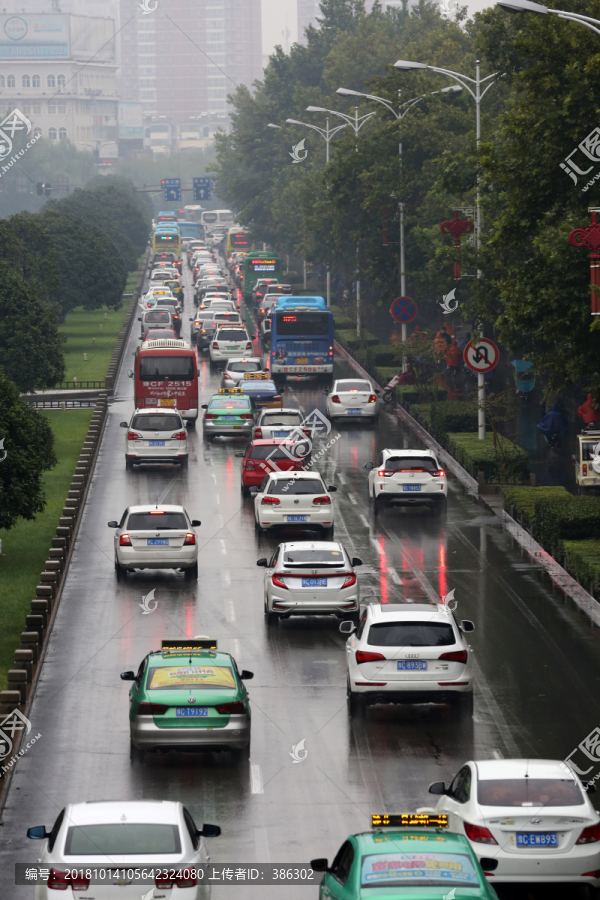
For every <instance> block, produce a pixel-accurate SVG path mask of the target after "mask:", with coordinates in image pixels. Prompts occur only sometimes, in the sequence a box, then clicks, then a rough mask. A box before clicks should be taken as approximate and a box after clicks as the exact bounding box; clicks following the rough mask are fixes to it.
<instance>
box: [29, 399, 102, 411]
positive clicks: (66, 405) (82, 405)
mask: <svg viewBox="0 0 600 900" xmlns="http://www.w3.org/2000/svg"><path fill="white" fill-rule="evenodd" d="M97 401H98V398H97V397H85V398H82V399H81V400H43V399H40V400H28V401H27V402H28V403H29V405H30V406H35V408H36V409H92V408H93V407H95V406H96V403H97Z"/></svg>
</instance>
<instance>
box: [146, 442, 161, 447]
mask: <svg viewBox="0 0 600 900" xmlns="http://www.w3.org/2000/svg"><path fill="white" fill-rule="evenodd" d="M148 443H149V445H150V446H151V447H164V446H165V442H164V441H149V442H148Z"/></svg>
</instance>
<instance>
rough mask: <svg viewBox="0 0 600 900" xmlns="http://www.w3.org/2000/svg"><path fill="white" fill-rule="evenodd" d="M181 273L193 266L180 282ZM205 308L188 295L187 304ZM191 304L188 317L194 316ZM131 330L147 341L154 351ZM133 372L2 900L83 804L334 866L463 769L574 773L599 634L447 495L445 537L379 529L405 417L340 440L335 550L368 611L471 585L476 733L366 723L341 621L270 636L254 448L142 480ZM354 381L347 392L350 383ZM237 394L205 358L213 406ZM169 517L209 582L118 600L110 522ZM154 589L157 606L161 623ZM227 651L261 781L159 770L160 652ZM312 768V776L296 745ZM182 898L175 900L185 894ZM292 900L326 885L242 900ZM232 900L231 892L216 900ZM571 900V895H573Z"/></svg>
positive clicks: (39, 721)
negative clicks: (176, 819) (132, 695)
mask: <svg viewBox="0 0 600 900" xmlns="http://www.w3.org/2000/svg"><path fill="white" fill-rule="evenodd" d="M184 271H185V269H184ZM188 297H189V298H191V292H190V294H188ZM191 310H192V307H191V302H190V299H188V300H187V302H186V315H185V319H186V325H187V315H188V314H189V313H190V312H191ZM137 338H138V334H137V328H136V327H134V328H133V330H132V335H131V338H130V344H129V351H128V352H129V353H133V351H134V349H135V347H136V344H137ZM127 368H128V365H127V363H126V362H125V364H124V366H123V371H122V373H121V377H120V380H119V383H118V390H117V393H116V396H115V400H114V402H113V403H112V405H111V407H110V414H109V418H108V423H107V427H106V431H105V434H104V438H103V441H102V445H101V448H100V453H99V458H98V462H97V465H96V470H95V473H94V478H93V482H92V485H91V490H90V493H89V497H88V501H87V504H86V507H85V510H84V513H83V519H82V524H81V528H80V531H79V538H78V541H77V544H76V547H75V551H74V554H73V559H72V563H71V567H70V570H69V574H68V577H67V579H66V582H65V586H64V592H63V596H62V601H61V605H60V609H59V612H58V616H57V620H56V624H55V626H54V630H53V633H52V636H51V640H50V645H49V650H48V654H47V658H46V662H45V664H44V669H43V672H42V676H41V680H40V684H39V688H38V690H37V694H36V697H35V701H34V704H33V709H32V714H31V719H32V724H33V729H34V731H35V733H38V732H39V733H41V738H40V740H38V742H37V743H36V744H35V746H34V747H32V748H31V749H30V750H29V752H28V753H27V754H26V755H25V756H24V757H23V758H22V759H21V760H20V761H19V763H18V765H17V768H16V771H15V775H14V779H13V782H12V787H11V790H10V794H9V796H8V800H7V804H6V808H5V811H4V817H3V823H2V828H1V831H0V834H1V838H0V839H1V840H2V845H3V846H2V851H1V854H0V868H1V869H2V870H3V871H4V872H5V875H4V878H3V879H2V882H1V883H0V897H2V898H6V900H20V898H31V897H32V896H33V889H32V888H29V887H15V886H12V885H11V884H10V880H11V875H10V873H11V872H12V864H13V863H14V862H17V861H20V862H34V861H35V859H36V855H37V854H36V850H37V846H36V845H35V844H34V843H32V842H29V841H28V840H27V838H26V830H27V827H28V826H30V825H37V824H42V823H43V824H45V825H46V826H48V827H50V826H51V825H52V823H53V822H54V820H55V818H56V816H57V814H58V813H59V811H60V810H61V809H62V808H63V806H64V805H65V803H66V802H77V801H83V800H99V799H111V798H128V799H137V798H161V799H172V800H182V801H184V802H185V804H186V805H187V806H188V807H189V809H190V810H191V812H192V814H193V816H194V818H195V820H196V822H197V823H202V822H214V823H218V824H220V825H221V827H222V829H223V833H222V836H221V837H220V838H217V839H214V840H212V841H210V853H211V859H212V861H224V862H229V863H232V864H233V863H235V862H240V863H242V862H244V863H247V862H253V861H262V862H288V863H291V862H296V863H306V862H307V861H309V860H310V859H311V858H314V857H316V856H327V857H329V859H331V858H332V857H333V855H334V854H335V852H336V851H337V849H338V848H339V846H340V844H341V843H342V841H343V840H344V839H345V837H346V836H347V835H348V834H349V833H351V832H355V831H359V830H365V829H367V828H368V827H369V824H370V818H369V817H370V814H371V813H373V812H390V811H391V812H394V811H407V810H413V809H415V808H416V807H417V806H422V805H429V804H430V803H431V801H432V800H433V799H434V798H430V797H429V795H428V793H427V787H428V785H429V783H430V782H432V781H437V780H445V781H449V780H450V779H451V777H452V776H453V775H454V774H455V773H456V771H457V770H458V768H459V767H460V766H461V764H462V763H463V762H465V761H466V760H469V759H489V758H494V757H495V758H501V757H511V756H532V757H545V758H564V757H565V756H566V755H567V754H568V753H569V752H570V751H571V750H573V749H574V748H575V746H576V745H577V744H578V743H579V742H580V741H581V740H583V739H584V738H585V736H586V735H587V734H588V733H589V732H590V731H592V729H593V728H595V726H596V725H597V724H599V723H600V700H599V690H598V688H599V686H600V685H599V681H600V675H599V673H600V665H599V663H600V646H599V643H598V632H597V630H596V629H595V628H594V627H593V626H591V625H590V624H589V622H588V620H587V619H586V618H585V617H584V616H583V615H582V614H580V613H579V612H578V611H577V610H576V609H575V608H574V607H573V606H571V604H570V603H569V602H567V601H565V600H564V598H563V597H562V596H561V595H560V594H558V593H557V592H554V591H553V590H552V588H551V586H550V583H549V581H548V579H547V577H546V576H545V574H544V573H543V572H542V571H541V570H540V569H539V568H538V567H537V566H536V565H535V564H533V563H531V562H529V560H528V558H526V557H523V556H522V555H521V554H520V552H519V550H518V548H516V547H515V546H514V545H513V544H512V541H511V540H510V538H509V537H508V536H507V535H506V533H505V532H504V531H503V530H502V528H501V527H499V526H498V520H497V519H496V518H495V517H494V516H493V515H491V514H490V513H488V512H487V511H486V510H485V509H484V508H483V507H480V506H478V505H476V503H474V502H473V500H471V499H469V498H467V497H466V496H465V495H464V494H463V492H462V491H461V489H460V487H459V486H458V485H457V483H456V482H453V481H452V480H451V481H450V496H449V504H448V513H447V517H446V518H445V519H437V518H433V517H432V516H431V515H430V514H429V513H428V512H423V513H420V512H418V511H416V510H411V511H408V512H398V511H387V512H385V513H383V514H382V515H381V516H380V517H379V518H378V520H377V522H376V521H374V520H373V518H372V516H371V514H370V512H369V504H368V500H367V489H366V485H367V473H366V471H365V470H364V468H363V466H364V463H365V462H367V461H369V460H372V459H374V458H375V454H376V452H377V451H378V450H379V449H380V448H383V447H418V446H419V444H418V442H417V441H416V440H415V438H414V437H413V436H412V435H411V433H410V432H408V431H404V430H403V429H402V428H401V427H399V425H398V424H397V422H396V420H395V418H393V416H392V415H390V414H389V413H388V412H387V410H386V411H384V412H383V413H382V415H381V417H380V422H379V427H378V429H377V430H372V429H371V428H369V427H356V428H355V427H340V428H338V427H337V426H334V429H333V433H334V434H336V433H338V431H339V433H340V434H341V438H340V439H339V440H338V441H337V442H336V443H335V444H334V445H333V446H332V448H331V449H330V450H329V451H328V453H327V455H326V456H325V457H324V460H325V461H324V463H323V465H321V467H320V468H321V472H322V473H323V474H324V476H325V480H326V482H327V483H329V484H333V483H335V484H336V485H337V486H338V493H337V494H336V495H335V503H336V537H338V538H341V539H342V540H343V541H344V543H345V545H346V547H347V549H348V551H349V552H350V554H351V555H356V556H360V557H361V558H362V559H363V561H364V563H365V565H364V568H363V570H359V571H361V574H360V582H361V589H362V592H363V597H365V596H366V595H369V594H370V595H371V596H372V598H373V599H374V600H379V599H381V601H383V602H391V601H395V600H400V599H408V598H412V599H414V600H419V599H423V598H427V599H431V598H435V597H438V596H439V595H440V594H446V593H447V592H448V591H449V590H451V589H455V598H456V599H457V601H458V609H457V616H458V618H468V619H472V620H473V621H474V622H475V626H476V631H475V632H474V634H473V635H472V637H471V645H472V647H473V651H474V654H475V659H476V682H475V711H474V715H473V719H472V721H468V720H466V719H465V718H458V717H457V715H456V714H455V713H454V712H453V711H452V710H451V709H449V708H446V707H443V706H412V707H410V706H408V707H400V706H395V707H394V706H390V707H386V706H379V707H376V708H371V709H369V710H368V712H367V714H366V717H365V718H364V719H357V720H355V721H353V722H351V721H350V720H349V717H348V714H347V711H346V700H345V683H346V674H345V654H344V639H343V637H342V635H340V634H339V632H338V623H337V622H336V621H334V620H333V619H331V620H329V619H314V620H313V619H310V618H306V619H302V618H300V619H292V620H289V621H286V622H283V623H280V624H279V625H278V626H276V627H271V628H268V627H267V625H266V624H265V621H264V617H263V594H262V582H263V572H262V570H261V569H258V568H257V567H256V560H257V559H258V558H259V557H261V556H266V555H268V554H270V552H271V550H272V549H273V548H274V547H275V546H276V544H277V542H278V540H279V538H278V537H277V536H273V537H261V538H257V537H256V535H255V532H254V524H253V507H252V503H253V501H252V499H248V500H242V497H241V493H240V479H239V465H240V461H239V460H238V459H236V458H235V456H234V454H235V452H236V450H238V449H240V444H238V443H236V442H235V441H234V440H224V439H219V440H217V441H216V442H215V443H213V444H205V443H203V440H202V428H201V426H200V427H199V428H198V430H197V431H195V432H189V443H190V445H191V447H190V449H191V452H190V462H189V468H188V470H187V471H180V470H179V469H178V468H174V467H168V466H162V465H156V466H152V467H150V466H148V467H145V468H144V469H142V470H136V471H134V472H131V473H130V472H126V471H125V460H124V447H123V440H124V433H123V431H122V430H121V429H120V428H119V422H120V421H122V420H124V419H126V418H128V417H129V415H130V414H131V412H132V398H133V384H132V382H131V381H130V380H129V379H128V378H127V375H126V370H127ZM348 371H349V370H348V368H347V365H346V364H345V363H341V362H338V363H336V374H337V375H342V374H347V373H348ZM218 387H219V383H218V376H216V375H213V374H211V373H210V370H209V365H208V362H207V360H206V359H203V360H202V361H201V373H200V392H201V400H200V402H201V403H202V402H206V400H207V398H209V397H210V395H211V393H212V392H214V390H216V389H217V388H218ZM323 401H324V397H323V394H322V392H321V390H320V389H317V388H316V387H315V385H313V384H312V383H311V382H310V381H307V382H300V381H292V382H290V383H289V386H288V392H287V393H286V404H287V403H290V404H291V405H295V404H298V405H299V406H300V407H301V408H302V409H303V410H305V411H310V410H312V409H313V408H315V407H317V408H320V409H321V410H323V411H324V403H323ZM151 501H158V502H165V503H181V504H183V505H184V506H185V507H186V508H187V510H188V512H189V514H190V516H191V517H193V518H199V519H201V520H202V526H201V528H200V529H199V532H200V535H201V542H200V556H199V566H200V577H199V580H198V584H197V585H195V584H191V583H189V582H185V581H184V579H183V575H182V574H177V573H171V572H159V573H155V574H151V573H140V572H137V573H135V574H132V575H129V576H128V577H127V579H126V581H124V582H121V583H117V582H116V579H115V574H114V568H113V547H112V541H113V532H112V531H111V530H110V529H109V528H107V524H106V523H107V522H108V520H109V519H120V517H121V514H122V512H123V510H124V508H125V507H126V506H127V505H129V504H133V503H147V502H151ZM152 588H155V589H156V595H155V597H156V600H157V601H158V607H157V609H156V611H155V612H154V613H153V614H152V615H143V614H142V609H141V607H140V603H141V601H142V597H143V596H144V595H145V594H147V593H148V591H149V590H151V589H152ZM199 633H202V634H209V635H211V636H214V637H215V638H217V639H218V642H219V647H220V648H222V649H224V650H227V651H229V652H232V653H233V654H234V656H235V657H236V659H237V661H238V665H239V666H240V668H241V667H244V668H248V669H251V670H252V671H254V673H255V677H254V680H253V681H251V682H250V683H249V684H248V688H249V691H250V697H251V701H252V715H253V723H252V747H251V756H250V760H249V763H248V764H246V763H244V764H240V763H235V762H234V761H233V760H232V759H231V758H230V756H229V754H226V753H224V754H216V753H215V754H210V753H207V754H175V753H172V754H169V755H164V756H154V755H150V754H146V756H145V759H144V761H143V762H142V763H141V764H140V763H139V762H135V763H132V762H130V759H129V725H128V685H127V684H126V683H123V682H122V681H121V680H120V679H119V673H120V672H122V671H124V670H126V669H137V667H138V664H139V662H140V660H141V659H142V658H143V657H144V655H145V654H146V653H147V652H148V651H149V650H151V649H154V648H157V647H159V646H160V641H161V639H162V638H164V637H176V636H186V637H192V636H194V635H196V634H199ZM300 741H304V747H305V749H306V751H307V756H306V758H305V759H304V761H303V762H301V763H294V762H293V759H292V756H291V751H292V747H293V746H295V745H297V744H298V743H299V742H300ZM175 893H176V891H175ZM501 893H502V894H503V896H511V897H521V896H522V897H528V896H530V897H535V898H538V897H542V896H543V897H554V896H556V897H559V896H560V897H565V896H566V894H565V892H564V890H562V891H561V890H560V889H557V890H556V892H554V891H553V890H550V891H549V890H548V889H544V890H538V889H533V890H532V891H531V893H529V891H525V890H524V891H523V892H521V891H520V890H519V889H518V888H510V889H508V890H507V889H504V890H502V891H501ZM283 894H284V895H285V897H286V898H289V900H294V898H310V897H313V898H314V897H316V896H317V888H316V887H289V888H286V889H285V892H284V891H283V889H281V888H278V887H270V888H264V887H262V888H254V889H252V888H248V887H241V886H237V887H236V889H235V896H236V898H239V900H242V898H244V897H252V898H254V897H257V898H258V897H259V896H261V897H263V896H264V897H266V896H269V897H273V898H275V897H277V898H279V897H280V896H282V895H283ZM225 896H227V897H229V896H230V891H228V890H227V889H226V888H224V887H223V888H219V887H216V888H213V898H214V900H221V898H223V897H225ZM572 896H575V894H572Z"/></svg>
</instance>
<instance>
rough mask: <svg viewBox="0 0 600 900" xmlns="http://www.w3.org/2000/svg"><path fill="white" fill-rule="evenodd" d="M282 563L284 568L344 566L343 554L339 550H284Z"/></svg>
mask: <svg viewBox="0 0 600 900" xmlns="http://www.w3.org/2000/svg"><path fill="white" fill-rule="evenodd" d="M283 563H284V565H286V566H293V565H296V566H302V565H304V566H312V565H315V566H316V565H327V566H344V565H345V562H344V554H343V553H342V551H341V550H319V549H318V548H316V547H315V548H312V549H310V550H286V552H285V553H284V554H283Z"/></svg>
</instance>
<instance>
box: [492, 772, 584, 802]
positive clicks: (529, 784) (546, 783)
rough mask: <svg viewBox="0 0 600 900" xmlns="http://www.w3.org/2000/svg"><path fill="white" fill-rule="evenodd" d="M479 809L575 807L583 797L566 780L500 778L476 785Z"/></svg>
mask: <svg viewBox="0 0 600 900" xmlns="http://www.w3.org/2000/svg"><path fill="white" fill-rule="evenodd" d="M477 799H478V802H479V803H480V804H481V806H579V805H580V804H581V803H583V796H582V794H581V791H580V789H579V786H578V785H577V784H575V782H574V781H573V780H572V779H570V778H502V779H490V780H489V781H488V780H487V779H486V780H485V781H484V780H481V779H480V780H479V781H478V782H477Z"/></svg>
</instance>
